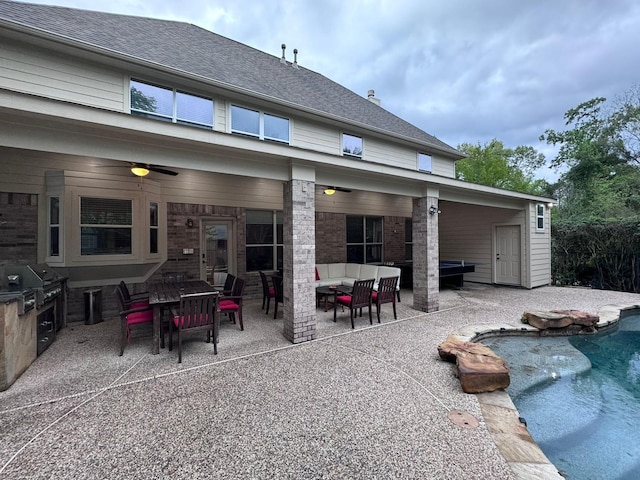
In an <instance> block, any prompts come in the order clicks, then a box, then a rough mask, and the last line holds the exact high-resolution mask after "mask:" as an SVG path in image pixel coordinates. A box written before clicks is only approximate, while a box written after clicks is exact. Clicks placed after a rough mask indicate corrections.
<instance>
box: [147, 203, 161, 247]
mask: <svg viewBox="0 0 640 480" xmlns="http://www.w3.org/2000/svg"><path fill="white" fill-rule="evenodd" d="M158 218H159V209H158V202H149V253H158Z"/></svg>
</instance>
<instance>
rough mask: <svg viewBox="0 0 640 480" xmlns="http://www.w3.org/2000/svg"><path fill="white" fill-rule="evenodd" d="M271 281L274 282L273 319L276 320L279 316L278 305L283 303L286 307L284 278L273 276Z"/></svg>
mask: <svg viewBox="0 0 640 480" xmlns="http://www.w3.org/2000/svg"><path fill="white" fill-rule="evenodd" d="M271 281H272V282H273V290H274V292H273V318H274V319H275V318H276V315H278V303H282V306H283V307H284V292H283V290H282V276H280V275H273V276H272V277H271Z"/></svg>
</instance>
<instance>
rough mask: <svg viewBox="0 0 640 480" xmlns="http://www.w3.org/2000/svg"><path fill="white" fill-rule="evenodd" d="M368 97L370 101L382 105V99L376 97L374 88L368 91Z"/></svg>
mask: <svg viewBox="0 0 640 480" xmlns="http://www.w3.org/2000/svg"><path fill="white" fill-rule="evenodd" d="M367 98H368V99H369V101H370V102H373V103H375V104H376V105H378V106H380V99H379V98H376V92H374V91H373V90H369V91H368V92H367Z"/></svg>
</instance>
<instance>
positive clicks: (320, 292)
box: [316, 285, 353, 312]
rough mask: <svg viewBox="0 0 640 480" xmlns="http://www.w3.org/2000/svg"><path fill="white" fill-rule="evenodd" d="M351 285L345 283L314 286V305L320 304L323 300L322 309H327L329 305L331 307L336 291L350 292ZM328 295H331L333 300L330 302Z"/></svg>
mask: <svg viewBox="0 0 640 480" xmlns="http://www.w3.org/2000/svg"><path fill="white" fill-rule="evenodd" d="M352 290H353V287H349V286H347V285H329V286H327V287H318V288H316V305H318V304H320V305H321V304H322V301H323V300H324V311H325V312H326V311H328V310H329V307H330V306H331V307H333V304H334V303H335V296H336V295H337V294H338V293H351V291H352ZM329 297H333V298H334V301H333V302H331V301H330V298H329Z"/></svg>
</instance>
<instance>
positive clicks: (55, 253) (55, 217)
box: [49, 197, 60, 257]
mask: <svg viewBox="0 0 640 480" xmlns="http://www.w3.org/2000/svg"><path fill="white" fill-rule="evenodd" d="M49 256H50V257H59V256H60V197H49Z"/></svg>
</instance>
